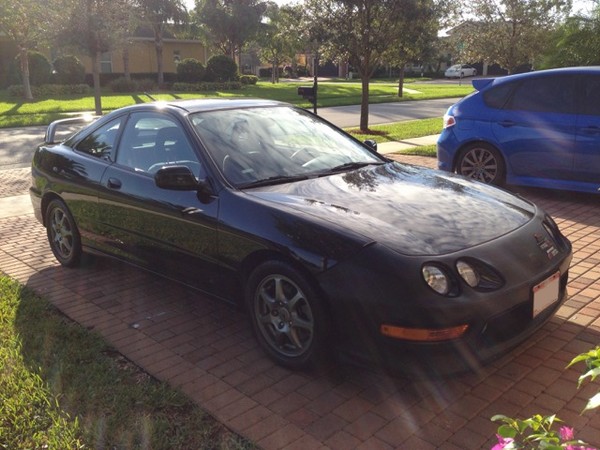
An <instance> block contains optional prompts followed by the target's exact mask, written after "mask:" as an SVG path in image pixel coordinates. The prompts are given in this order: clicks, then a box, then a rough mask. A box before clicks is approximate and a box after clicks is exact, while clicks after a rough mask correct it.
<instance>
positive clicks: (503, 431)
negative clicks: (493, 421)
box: [498, 425, 517, 438]
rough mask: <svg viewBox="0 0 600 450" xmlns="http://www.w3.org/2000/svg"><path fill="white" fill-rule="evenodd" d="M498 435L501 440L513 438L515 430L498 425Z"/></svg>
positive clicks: (515, 433) (507, 426)
mask: <svg viewBox="0 0 600 450" xmlns="http://www.w3.org/2000/svg"><path fill="white" fill-rule="evenodd" d="M498 434H499V435H500V436H502V437H503V438H514V437H515V436H516V435H517V430H515V429H514V428H513V427H511V426H509V425H500V426H499V427H498Z"/></svg>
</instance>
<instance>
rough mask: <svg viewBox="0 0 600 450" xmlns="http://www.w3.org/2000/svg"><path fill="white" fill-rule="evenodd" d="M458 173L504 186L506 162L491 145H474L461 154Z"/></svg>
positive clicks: (457, 165) (458, 161)
mask: <svg viewBox="0 0 600 450" xmlns="http://www.w3.org/2000/svg"><path fill="white" fill-rule="evenodd" d="M456 172H457V173H458V174H460V175H464V176H466V177H469V178H473V179H474V180H477V181H481V182H483V183H487V184H495V185H502V184H503V183H504V176H505V169H504V160H503V159H502V156H501V155H500V153H499V152H498V150H496V149H495V148H494V147H492V146H491V145H488V144H485V143H477V144H472V145H469V146H468V147H466V148H465V149H464V150H462V151H461V152H460V155H459V157H458V160H457V163H456Z"/></svg>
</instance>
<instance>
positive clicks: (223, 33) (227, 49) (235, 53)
mask: <svg viewBox="0 0 600 450" xmlns="http://www.w3.org/2000/svg"><path fill="white" fill-rule="evenodd" d="M266 7H267V4H266V3H265V2H261V1H257V0H196V8H195V13H194V14H193V20H194V21H195V22H196V23H197V24H198V25H201V26H202V27H203V28H204V29H205V30H206V31H207V34H208V36H209V39H210V41H211V42H212V44H213V45H214V46H215V47H216V48H218V49H219V50H220V51H221V53H223V54H225V55H228V56H230V57H231V59H233V60H234V61H235V60H236V59H237V62H238V65H241V60H240V54H241V51H242V49H243V47H244V45H246V44H247V43H248V42H249V41H251V40H252V39H254V37H255V36H256V33H257V32H258V30H259V27H260V24H261V21H262V18H263V15H264V13H265V11H266Z"/></svg>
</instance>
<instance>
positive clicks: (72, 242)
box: [46, 199, 82, 267]
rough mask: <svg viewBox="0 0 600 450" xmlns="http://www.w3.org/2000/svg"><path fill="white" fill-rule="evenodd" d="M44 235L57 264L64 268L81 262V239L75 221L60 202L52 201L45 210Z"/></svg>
mask: <svg viewBox="0 0 600 450" xmlns="http://www.w3.org/2000/svg"><path fill="white" fill-rule="evenodd" d="M46 233H47V235H48V242H49V243H50V249H51V250H52V253H53V254H54V256H55V257H56V259H57V260H58V262H59V263H61V264H62V265H63V266H66V267H74V266H77V265H79V263H80V261H81V254H82V250H81V237H80V235H79V230H78V229H77V225H76V224H75V220H74V219H73V216H72V215H71V212H70V211H69V208H67V205H65V204H64V202H63V201H62V200H58V199H55V200H52V201H51V202H50V204H49V205H48V208H47V210H46Z"/></svg>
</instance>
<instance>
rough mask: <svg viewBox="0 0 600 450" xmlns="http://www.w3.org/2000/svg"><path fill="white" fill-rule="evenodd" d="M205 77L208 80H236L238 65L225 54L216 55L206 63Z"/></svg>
mask: <svg viewBox="0 0 600 450" xmlns="http://www.w3.org/2000/svg"><path fill="white" fill-rule="evenodd" d="M206 73H207V79H208V80H209V81H236V80H237V79H238V77H239V76H238V66H237V64H236V63H235V62H234V61H233V59H231V58H230V57H229V56H227V55H216V56H213V57H212V58H210V59H209V60H208V62H207V63H206Z"/></svg>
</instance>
